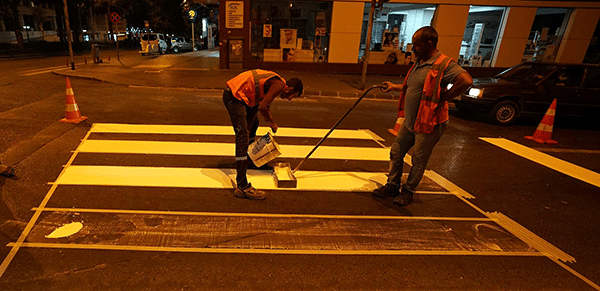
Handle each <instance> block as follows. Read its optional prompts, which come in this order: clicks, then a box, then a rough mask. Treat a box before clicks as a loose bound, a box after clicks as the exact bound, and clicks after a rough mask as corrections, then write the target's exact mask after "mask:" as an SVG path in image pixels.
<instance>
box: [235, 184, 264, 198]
mask: <svg viewBox="0 0 600 291" xmlns="http://www.w3.org/2000/svg"><path fill="white" fill-rule="evenodd" d="M233 196H235V197H236V198H248V199H250V200H263V199H265V198H267V193H265V191H262V190H258V189H256V188H254V187H252V184H250V183H248V186H246V188H244V189H240V188H239V187H236V188H235V191H233Z"/></svg>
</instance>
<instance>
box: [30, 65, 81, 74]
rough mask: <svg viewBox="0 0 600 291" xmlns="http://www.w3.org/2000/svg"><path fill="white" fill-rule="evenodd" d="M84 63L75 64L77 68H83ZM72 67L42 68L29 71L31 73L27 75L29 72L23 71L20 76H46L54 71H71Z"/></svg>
mask: <svg viewBox="0 0 600 291" xmlns="http://www.w3.org/2000/svg"><path fill="white" fill-rule="evenodd" d="M83 64H84V63H80V64H75V66H81V65H83ZM70 69H71V67H70V66H69V67H67V66H56V67H48V68H40V69H35V70H29V73H26V72H28V71H22V73H21V74H19V76H33V75H39V74H44V73H50V72H52V71H64V70H70Z"/></svg>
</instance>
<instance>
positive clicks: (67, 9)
mask: <svg viewBox="0 0 600 291" xmlns="http://www.w3.org/2000/svg"><path fill="white" fill-rule="evenodd" d="M63 5H64V6H65V25H66V27H67V42H68V43H69V56H70V58H71V70H75V62H74V61H73V45H72V44H71V42H72V41H73V35H71V26H70V24H69V8H68V7H67V0H63Z"/></svg>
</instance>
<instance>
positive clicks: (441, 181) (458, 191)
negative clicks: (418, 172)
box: [425, 170, 475, 199]
mask: <svg viewBox="0 0 600 291" xmlns="http://www.w3.org/2000/svg"><path fill="white" fill-rule="evenodd" d="M425 176H427V177H428V178H429V179H431V180H432V181H433V182H435V183H437V184H438V185H440V186H442V187H443V188H444V189H446V190H448V191H449V192H451V193H452V194H454V195H456V196H457V197H464V198H467V199H475V196H473V195H471V194H470V193H469V192H467V191H465V190H463V189H462V188H460V187H458V186H456V185H455V184H454V183H452V182H450V181H448V180H447V179H446V178H444V177H442V176H441V175H440V174H438V173H436V172H434V171H430V170H425Z"/></svg>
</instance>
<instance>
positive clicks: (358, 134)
mask: <svg viewBox="0 0 600 291" xmlns="http://www.w3.org/2000/svg"><path fill="white" fill-rule="evenodd" d="M268 130H269V129H268V128H259V130H258V132H257V134H259V135H264V134H266V133H267V131H268ZM90 131H91V132H92V133H146V134H148V133H150V134H197V135H234V132H233V127H231V126H219V125H160V124H156V125H153V124H116V123H95V124H94V125H93V126H92V129H91V130H90ZM328 131H329V129H318V128H291V127H280V128H279V129H278V130H277V133H276V134H275V137H276V138H277V137H278V136H285V137H308V138H322V137H323V136H325V134H326V133H327V132H328ZM328 138H344V139H366V140H372V139H373V136H372V135H371V134H369V132H367V131H365V130H350V129H336V130H334V131H333V132H332V133H331V135H330V136H329V137H328Z"/></svg>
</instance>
